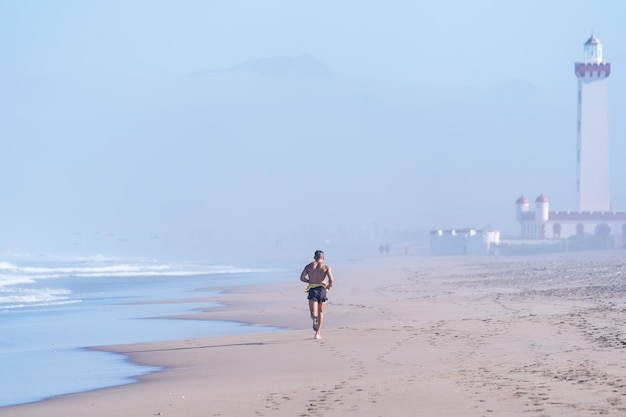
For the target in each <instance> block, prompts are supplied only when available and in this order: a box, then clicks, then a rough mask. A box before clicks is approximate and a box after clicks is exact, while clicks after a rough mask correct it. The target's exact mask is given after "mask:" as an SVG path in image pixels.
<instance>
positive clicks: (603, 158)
mask: <svg viewBox="0 0 626 417" xmlns="http://www.w3.org/2000/svg"><path fill="white" fill-rule="evenodd" d="M583 56H584V58H583V62H576V64H575V73H576V77H577V78H578V124H577V129H576V132H577V133H576V136H577V140H576V142H577V150H578V153H577V162H576V165H577V194H578V211H608V210H611V196H610V175H609V126H608V125H609V121H608V88H607V85H608V77H609V75H610V74H611V64H610V63H608V62H603V61H602V44H601V43H600V41H599V40H598V38H596V37H595V36H591V37H590V38H589V39H588V40H587V42H585V45H584V49H583Z"/></svg>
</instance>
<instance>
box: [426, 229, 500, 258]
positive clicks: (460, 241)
mask: <svg viewBox="0 0 626 417" xmlns="http://www.w3.org/2000/svg"><path fill="white" fill-rule="evenodd" d="M499 244H500V232H499V231H497V230H488V231H483V230H477V229H448V230H442V229H440V230H431V231H430V254H431V255H491V254H494V253H495V252H496V250H497V248H498V245H499Z"/></svg>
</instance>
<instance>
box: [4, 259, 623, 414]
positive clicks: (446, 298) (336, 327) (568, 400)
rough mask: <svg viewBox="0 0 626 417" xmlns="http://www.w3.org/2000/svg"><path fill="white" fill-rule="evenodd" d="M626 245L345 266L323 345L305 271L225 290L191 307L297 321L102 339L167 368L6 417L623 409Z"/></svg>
mask: <svg viewBox="0 0 626 417" xmlns="http://www.w3.org/2000/svg"><path fill="white" fill-rule="evenodd" d="M625 256H626V254H623V253H622V252H611V253H606V252H605V253H601V254H584V255H583V254H574V255H554V256H542V257H528V258H434V259H432V258H418V257H381V258H376V259H371V260H367V261H362V262H358V263H355V265H354V266H353V267H350V268H343V269H341V268H337V267H335V268H334V272H335V277H336V282H335V286H334V287H333V290H332V291H331V292H330V293H329V298H330V302H329V305H328V308H327V313H326V323H325V326H324V329H323V337H324V338H323V340H321V341H316V340H313V339H312V336H313V330H312V329H311V328H310V325H311V323H310V319H309V316H308V311H307V306H306V300H305V293H304V284H302V283H300V282H299V281H298V277H297V274H296V276H294V281H293V282H290V283H282V284H277V285H269V286H262V287H249V288H243V289H242V288H237V289H236V291H237V293H233V292H227V293H225V294H224V295H222V296H220V297H218V299H219V300H220V301H223V302H225V303H228V306H227V307H223V308H219V309H211V310H209V311H207V312H206V313H204V314H198V315H196V316H189V317H188V318H203V319H228V320H237V321H242V322H248V323H251V324H253V325H254V324H263V325H273V326H278V327H282V328H287V330H281V331H276V332H265V333H257V334H247V335H238V336H229V337H212V338H199V339H188V340H178V341H165V342H159V343H144V344H134V345H122V346H106V347H99V348H97V349H102V350H107V351H114V352H120V353H123V354H125V355H128V356H129V357H130V359H131V360H132V361H133V362H136V363H140V364H145V365H152V366H154V365H157V366H164V367H165V369H164V370H163V371H160V372H157V373H154V374H151V375H148V376H144V377H141V378H140V382H139V383H137V384H132V385H126V386H120V387H114V388H108V389H102V390H97V391H93V392H86V393H81V394H74V395H67V396H63V397H59V398H54V399H51V400H47V401H43V402H39V403H34V404H27V405H22V406H14V407H6V408H2V409H0V415H2V416H4V417H12V416H28V417H33V416H36V417H41V416H55V417H56V416H65V417H73V416H76V417H78V416H80V417H85V416H94V417H100V416H101V417H105V416H106V417H112V416H124V417H132V416H146V417H148V416H158V415H161V416H179V417H195V416H198V417H210V416H238V417H239V416H244V417H245V416H289V417H295V416H303V417H304V416H346V415H354V416H359V417H364V416H365V417H366V416H417V415H419V416H593V415H610V416H617V415H619V416H621V415H626V324H625V318H626V293H625V291H626V276H625V273H626V266H625V265H626V258H625ZM331 265H332V263H331ZM298 272H299V271H298Z"/></svg>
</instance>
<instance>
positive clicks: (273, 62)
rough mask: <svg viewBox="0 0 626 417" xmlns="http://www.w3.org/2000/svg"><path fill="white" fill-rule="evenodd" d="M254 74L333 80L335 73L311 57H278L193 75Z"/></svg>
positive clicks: (255, 60)
mask: <svg viewBox="0 0 626 417" xmlns="http://www.w3.org/2000/svg"><path fill="white" fill-rule="evenodd" d="M221 73H252V74H257V75H261V76H264V77H273V78H333V77H335V74H334V72H333V71H332V70H331V69H330V68H328V67H327V66H326V65H325V64H324V63H322V62H321V61H319V60H317V59H316V58H314V57H312V56H310V55H300V56H297V57H288V56H277V57H265V58H259V59H254V60H251V61H246V62H243V63H241V64H238V65H235V66H233V67H230V68H220V69H209V70H204V71H200V72H197V73H195V74H192V76H193V77H201V76H203V75H208V74H221Z"/></svg>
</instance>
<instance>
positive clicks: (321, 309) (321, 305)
mask: <svg viewBox="0 0 626 417" xmlns="http://www.w3.org/2000/svg"><path fill="white" fill-rule="evenodd" d="M324 307H326V301H324V302H323V303H319V305H318V312H317V315H318V318H319V324H318V327H317V331H316V332H315V334H316V335H318V336H321V332H322V322H323V321H324Z"/></svg>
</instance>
